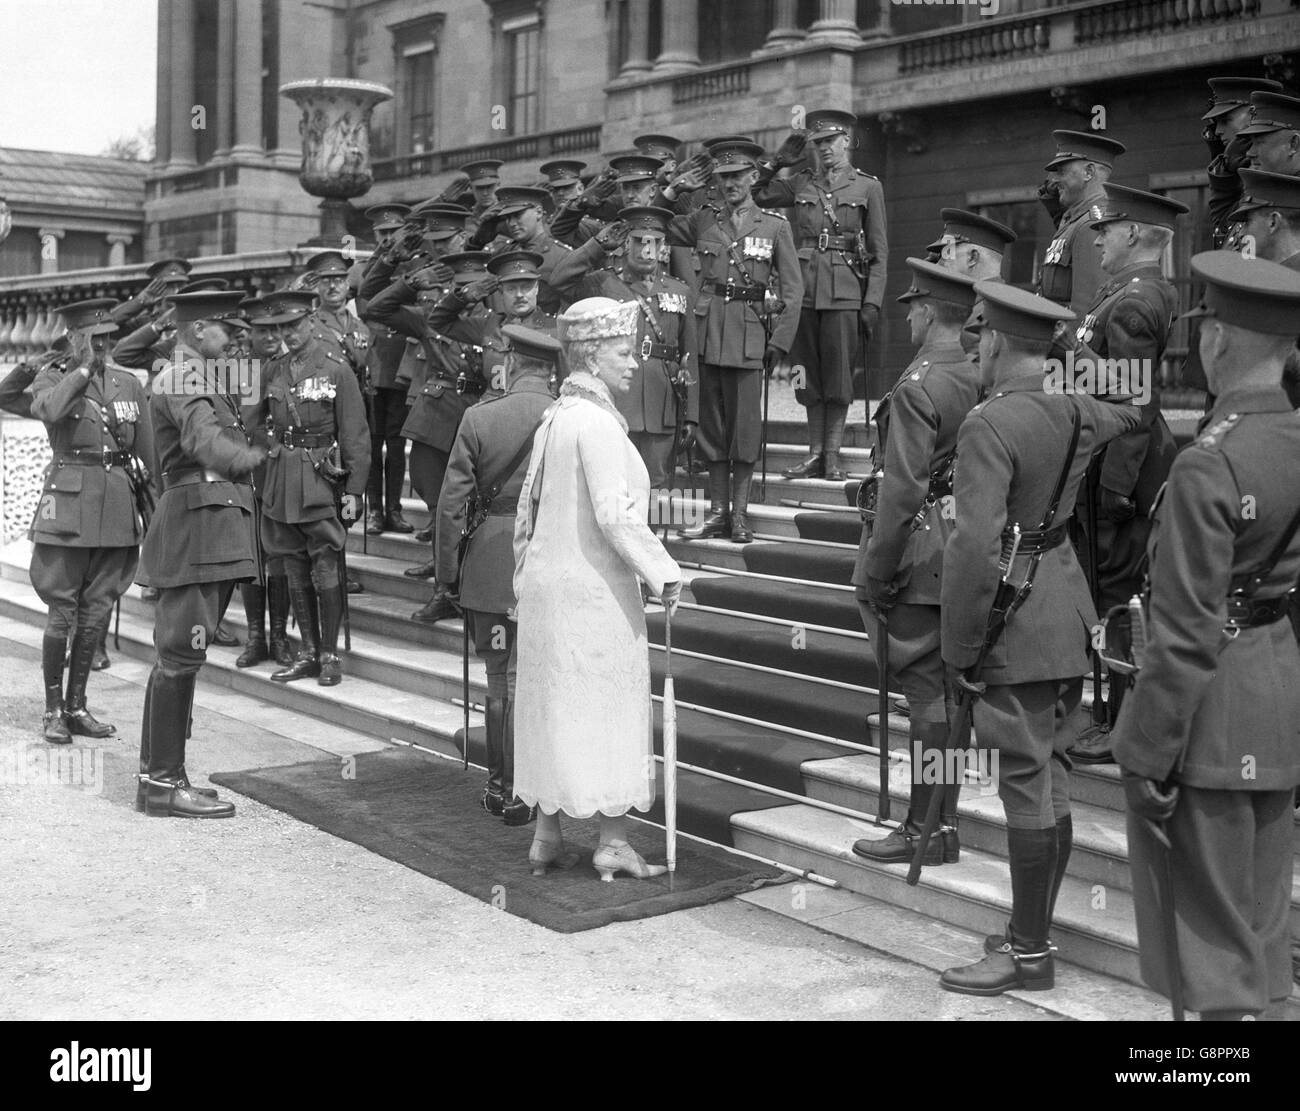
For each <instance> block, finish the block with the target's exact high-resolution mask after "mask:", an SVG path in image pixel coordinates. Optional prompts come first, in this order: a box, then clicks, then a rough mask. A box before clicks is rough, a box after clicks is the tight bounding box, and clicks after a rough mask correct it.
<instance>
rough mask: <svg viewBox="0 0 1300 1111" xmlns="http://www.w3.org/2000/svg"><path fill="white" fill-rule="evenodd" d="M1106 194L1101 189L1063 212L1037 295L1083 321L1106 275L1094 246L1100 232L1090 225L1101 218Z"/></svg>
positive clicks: (1044, 257)
mask: <svg viewBox="0 0 1300 1111" xmlns="http://www.w3.org/2000/svg"><path fill="white" fill-rule="evenodd" d="M1105 203H1106V195H1105V193H1103V192H1102V191H1101V190H1100V189H1098V191H1097V192H1096V193H1093V194H1091V195H1090V196H1087V197H1084V198H1083V199H1081V200H1079V201H1078V202H1076V203H1075V204H1073V205H1071V206H1070V207H1069V208H1067V209H1066V210H1065V211H1064V212H1063V213H1061V218H1060V220H1059V221H1058V223H1057V225H1056V235H1055V236H1053V237H1052V241H1051V243H1049V244H1048V245H1047V250H1046V252H1045V253H1044V254H1043V268H1042V272H1041V273H1040V274H1039V277H1038V293H1039V294H1041V295H1042V296H1043V297H1046V298H1047V299H1048V300H1049V301H1055V302H1056V303H1057V304H1058V305H1065V306H1067V307H1068V308H1070V309H1071V311H1073V313H1074V314H1075V316H1077V317H1080V318H1082V316H1083V315H1084V313H1085V312H1087V311H1088V308H1089V306H1091V305H1092V303H1093V301H1094V300H1095V298H1096V295H1097V290H1098V289H1099V288H1100V286H1101V284H1102V282H1103V280H1104V279H1105V275H1104V274H1103V272H1102V269H1101V257H1100V255H1099V254H1098V251H1097V248H1096V246H1095V240H1096V238H1097V233H1096V232H1095V231H1094V230H1093V228H1092V227H1091V226H1090V225H1091V224H1092V221H1093V220H1097V219H1100V217H1101V212H1102V209H1103V208H1104V207H1105Z"/></svg>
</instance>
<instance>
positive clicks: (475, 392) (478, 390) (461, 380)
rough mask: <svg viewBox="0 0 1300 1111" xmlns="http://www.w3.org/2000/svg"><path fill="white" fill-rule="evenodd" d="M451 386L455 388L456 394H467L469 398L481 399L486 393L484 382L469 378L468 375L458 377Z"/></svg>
mask: <svg viewBox="0 0 1300 1111" xmlns="http://www.w3.org/2000/svg"><path fill="white" fill-rule="evenodd" d="M447 381H451V379H447ZM452 385H454V386H455V387H456V392H457V393H461V394H469V395H470V396H471V397H481V396H482V395H483V394H485V393H486V392H487V383H486V382H484V381H483V380H482V379H481V378H471V377H470V376H469V375H468V374H461V375H458V376H457V377H456V380H455V381H454V382H452Z"/></svg>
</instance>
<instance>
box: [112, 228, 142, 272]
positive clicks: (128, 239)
mask: <svg viewBox="0 0 1300 1111" xmlns="http://www.w3.org/2000/svg"><path fill="white" fill-rule="evenodd" d="M105 238H106V239H107V240H108V265H109V266H125V265H126V249H127V248H128V247H129V246H131V244H132V243H133V242H135V236H134V235H125V234H123V233H122V232H114V233H112V234H111V235H108V236H105Z"/></svg>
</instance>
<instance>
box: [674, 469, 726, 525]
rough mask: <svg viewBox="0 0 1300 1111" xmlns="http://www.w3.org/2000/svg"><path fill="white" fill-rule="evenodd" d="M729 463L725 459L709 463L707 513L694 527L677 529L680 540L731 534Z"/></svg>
mask: <svg viewBox="0 0 1300 1111" xmlns="http://www.w3.org/2000/svg"><path fill="white" fill-rule="evenodd" d="M730 472H731V464H730V463H728V462H727V461H726V460H725V459H724V460H723V461H722V462H720V463H710V464H709V515H708V516H707V517H705V518H704V523H703V524H701V525H698V526H697V527H695V528H684V529H678V530H677V535H678V536H679V537H680V538H681V539H682V540H719V539H726V537H728V536H729V535H730V534H731V513H730V511H729V502H728V500H727V479H728V475H729V474H730Z"/></svg>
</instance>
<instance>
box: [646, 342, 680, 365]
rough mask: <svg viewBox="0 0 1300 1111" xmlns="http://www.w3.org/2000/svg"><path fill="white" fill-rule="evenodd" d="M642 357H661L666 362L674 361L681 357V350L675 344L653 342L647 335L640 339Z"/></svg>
mask: <svg viewBox="0 0 1300 1111" xmlns="http://www.w3.org/2000/svg"><path fill="white" fill-rule="evenodd" d="M641 358H642V359H662V360H663V361H664V362H666V363H675V362H678V361H679V360H680V359H681V352H680V350H679V349H678V348H677V346H676V345H675V344H671V343H654V342H652V341H651V339H650V337H649V336H646V337H645V339H643V340H642V341H641Z"/></svg>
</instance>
